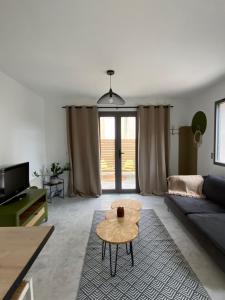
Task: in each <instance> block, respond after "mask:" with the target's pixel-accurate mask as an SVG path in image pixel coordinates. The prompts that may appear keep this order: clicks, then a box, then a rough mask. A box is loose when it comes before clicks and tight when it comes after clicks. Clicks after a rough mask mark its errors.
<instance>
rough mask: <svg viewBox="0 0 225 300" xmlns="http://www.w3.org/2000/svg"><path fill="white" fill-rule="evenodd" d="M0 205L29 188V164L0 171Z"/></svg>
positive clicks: (4, 168)
mask: <svg viewBox="0 0 225 300" xmlns="http://www.w3.org/2000/svg"><path fill="white" fill-rule="evenodd" d="M0 172H1V173H0V203H3V202H5V201H6V200H8V199H10V198H12V197H13V196H15V195H17V194H19V193H20V192H22V191H24V190H25V189H26V188H28V187H29V162H26V163H22V164H18V165H13V166H7V167H3V168H1V169H0Z"/></svg>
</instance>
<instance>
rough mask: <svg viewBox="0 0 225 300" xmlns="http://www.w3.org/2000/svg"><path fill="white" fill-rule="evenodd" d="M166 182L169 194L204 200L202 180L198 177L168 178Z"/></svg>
mask: <svg viewBox="0 0 225 300" xmlns="http://www.w3.org/2000/svg"><path fill="white" fill-rule="evenodd" d="M167 181H168V193H169V194H175V195H180V196H188V197H196V198H205V197H204V195H203V194H202V186H203V182H204V178H203V177H202V176H200V175H181V176H178V175H176V176H170V177H168V178H167Z"/></svg>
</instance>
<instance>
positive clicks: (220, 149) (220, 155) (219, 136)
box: [215, 102, 225, 163]
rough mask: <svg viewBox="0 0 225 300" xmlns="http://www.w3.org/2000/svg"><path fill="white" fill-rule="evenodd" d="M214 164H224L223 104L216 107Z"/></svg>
mask: <svg viewBox="0 0 225 300" xmlns="http://www.w3.org/2000/svg"><path fill="white" fill-rule="evenodd" d="M215 149H216V153H215V157H216V162H219V163H225V102H221V103H219V104H217V107H216V147H215Z"/></svg>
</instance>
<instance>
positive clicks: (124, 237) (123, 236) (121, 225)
mask: <svg viewBox="0 0 225 300" xmlns="http://www.w3.org/2000/svg"><path fill="white" fill-rule="evenodd" d="M96 234H97V235H98V237H99V238H100V239H101V240H102V260H103V259H104V258H105V251H106V244H107V243H108V244H109V257H110V274H111V276H112V277H114V276H115V275H116V267H117V256H118V248H119V245H120V244H126V250H127V254H128V255H131V263H132V266H133V265H134V255H133V244H132V241H133V240H134V239H135V238H136V237H137V235H138V227H137V225H136V224H135V223H134V222H130V221H127V220H126V219H124V218H117V219H109V220H104V221H102V222H100V223H99V224H98V225H97V227H96ZM127 243H129V244H130V251H128V249H127ZM112 244H115V245H116V258H115V264H114V271H113V267H112V251H111V245H112Z"/></svg>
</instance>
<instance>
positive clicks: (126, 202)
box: [111, 199, 142, 210]
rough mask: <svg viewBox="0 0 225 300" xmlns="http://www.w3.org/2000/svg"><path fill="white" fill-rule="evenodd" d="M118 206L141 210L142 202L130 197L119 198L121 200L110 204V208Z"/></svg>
mask: <svg viewBox="0 0 225 300" xmlns="http://www.w3.org/2000/svg"><path fill="white" fill-rule="evenodd" d="M119 206H122V207H125V208H126V207H127V208H132V209H136V210H141V209H142V204H141V202H140V201H138V200H132V199H121V200H116V201H114V202H113V203H112V204H111V208H117V207H119Z"/></svg>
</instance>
